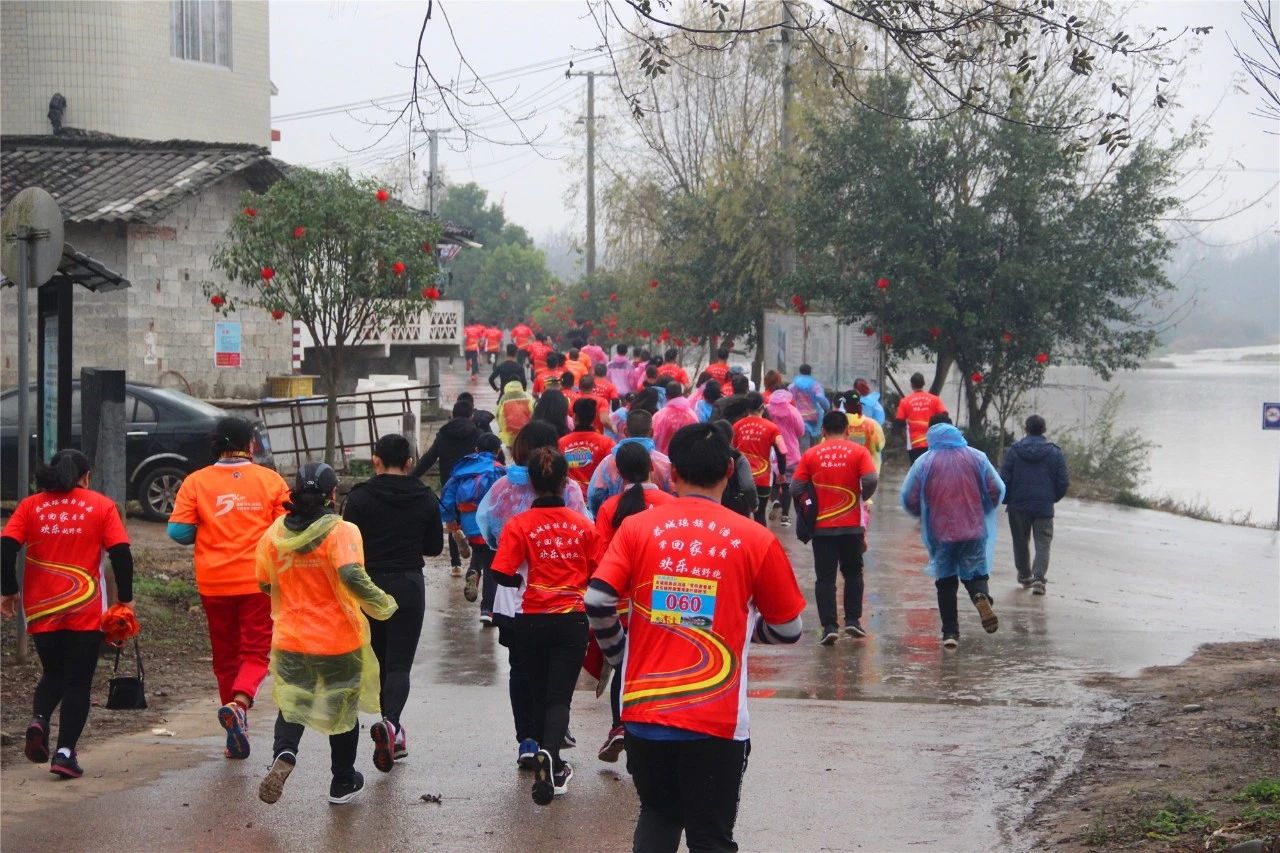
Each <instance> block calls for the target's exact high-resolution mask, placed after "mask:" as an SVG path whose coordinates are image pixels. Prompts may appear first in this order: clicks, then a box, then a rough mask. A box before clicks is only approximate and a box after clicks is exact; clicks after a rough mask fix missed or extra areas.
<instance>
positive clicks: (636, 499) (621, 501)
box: [613, 483, 648, 530]
mask: <svg viewBox="0 0 1280 853" xmlns="http://www.w3.org/2000/svg"><path fill="white" fill-rule="evenodd" d="M647 506H648V504H647V503H646V502H645V499H644V484H642V483H633V484H632V485H631V486H630V487H629V488H628V489H627V490H626V491H625V492H623V493H622V497H620V498H618V507H617V509H615V510H614V511H613V529H614V530H617V529H618V528H619V527H621V526H622V522H624V521H626V520H627V519H628V518H630V517H631V516H633V515H635V514H636V513H638V512H643V511H644V510H645V508H646V507H647Z"/></svg>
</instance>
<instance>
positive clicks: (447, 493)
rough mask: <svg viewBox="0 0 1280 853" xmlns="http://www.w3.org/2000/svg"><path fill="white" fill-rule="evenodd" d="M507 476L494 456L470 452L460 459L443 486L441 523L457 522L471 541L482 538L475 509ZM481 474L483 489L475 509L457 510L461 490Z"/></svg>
mask: <svg viewBox="0 0 1280 853" xmlns="http://www.w3.org/2000/svg"><path fill="white" fill-rule="evenodd" d="M506 473H507V469H506V468H503V467H502V466H501V465H495V464H494V461H493V454H492V453H470V454H467V455H466V456H464V457H462V458H461V459H459V460H458V461H457V462H456V463H454V466H453V474H452V476H450V477H449V481H448V482H447V483H445V484H444V491H443V492H442V493H441V495H440V520H441V521H443V522H444V523H445V524H450V523H452V522H455V521H456V522H457V523H458V524H459V525H460V526H461V527H462V532H463V533H465V534H466V535H467V538H468V539H470V538H471V537H474V536H479V535H480V527H479V525H478V524H476V509H478V507H479V503H480V499H482V498H483V497H484V496H485V495H486V494H488V492H489V489H491V488H493V484H494V483H496V482H497V481H498V480H499V479H501V478H502V476H503V475H504V474H506ZM477 475H480V476H481V477H482V479H481V480H480V482H479V484H478V485H479V486H480V489H479V490H478V491H479V494H478V495H473V496H472V497H475V498H476V506H475V507H472V508H470V509H460V508H459V507H458V489H459V487H460V486H462V485H463V483H464V482H465V481H468V480H470V479H471V478H473V477H475V476H477Z"/></svg>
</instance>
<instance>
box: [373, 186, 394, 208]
mask: <svg viewBox="0 0 1280 853" xmlns="http://www.w3.org/2000/svg"><path fill="white" fill-rule="evenodd" d="M374 196H375V197H376V198H377V199H378V204H386V203H387V202H388V201H389V200H390V199H391V193H389V192H387V191H386V190H385V189H379V190H378V191H377V192H376V193H374Z"/></svg>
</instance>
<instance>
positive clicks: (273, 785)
mask: <svg viewBox="0 0 1280 853" xmlns="http://www.w3.org/2000/svg"><path fill="white" fill-rule="evenodd" d="M297 760H298V758H297V756H295V755H294V754H293V753H292V752H287V751H286V752H282V753H280V754H279V755H277V756H276V759H275V761H272V762H271V769H270V770H268V771H267V775H266V776H263V777H262V781H261V782H259V783H258V799H260V800H262V801H263V802H264V803H274V802H277V801H279V799H280V795H281V794H283V793H284V783H285V780H287V779H288V778H289V774H290V773H292V772H293V766H294V764H295V763H296V762H297Z"/></svg>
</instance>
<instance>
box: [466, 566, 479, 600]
mask: <svg viewBox="0 0 1280 853" xmlns="http://www.w3.org/2000/svg"><path fill="white" fill-rule="evenodd" d="M462 597H463V598H465V599H466V600H467V601H475V600H476V599H477V598H479V597H480V573H479V572H477V571H476V570H475V569H467V582H466V584H465V585H464V586H463V587H462Z"/></svg>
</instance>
